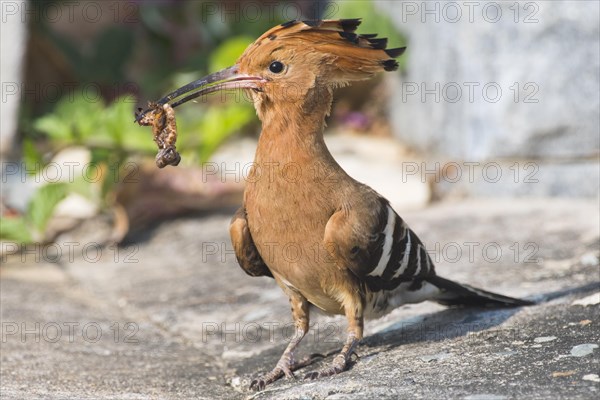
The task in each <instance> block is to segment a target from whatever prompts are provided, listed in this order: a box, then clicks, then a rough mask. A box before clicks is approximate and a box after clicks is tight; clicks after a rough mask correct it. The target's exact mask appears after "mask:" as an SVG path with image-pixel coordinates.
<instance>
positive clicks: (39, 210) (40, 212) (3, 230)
mask: <svg viewBox="0 0 600 400" xmlns="http://www.w3.org/2000/svg"><path fill="white" fill-rule="evenodd" d="M67 193H68V188H67V185H66V184H64V183H50V184H47V185H44V186H41V187H40V188H39V189H38V190H37V191H36V192H35V194H34V196H33V197H32V198H31V200H30V201H29V203H28V205H27V210H26V212H25V214H23V215H22V216H19V217H3V218H2V219H0V239H2V240H8V241H13V242H17V243H21V244H27V243H33V242H42V243H44V242H45V241H46V237H45V233H46V227H47V225H48V222H49V221H50V218H51V217H52V214H53V213H54V209H55V208H56V205H57V204H58V203H59V202H60V201H61V200H62V199H64V198H65V197H66V196H67Z"/></svg>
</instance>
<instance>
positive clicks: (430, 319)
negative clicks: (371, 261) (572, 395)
mask: <svg viewBox="0 0 600 400" xmlns="http://www.w3.org/2000/svg"><path fill="white" fill-rule="evenodd" d="M598 289H600V282H592V283H589V284H585V285H582V286H578V287H575V288H568V289H561V290H557V291H552V292H547V293H544V294H540V295H536V296H534V298H531V299H530V300H534V301H536V304H535V305H533V306H529V307H535V306H536V305H540V304H543V303H546V302H548V301H551V300H555V299H558V298H561V297H565V296H569V295H574V294H582V293H587V292H591V291H594V290H598ZM521 309H522V307H515V308H476V307H469V308H457V307H455V308H448V309H445V310H441V311H438V312H434V313H429V314H425V315H422V316H418V317H412V318H408V319H403V320H400V321H397V322H396V323H394V324H393V325H391V326H389V327H387V328H385V329H384V330H382V331H379V332H377V333H374V334H372V335H369V336H367V337H365V338H364V339H363V340H362V341H361V343H360V345H359V346H358V348H357V353H358V354H360V356H359V358H367V357H373V356H375V355H377V354H379V353H385V352H386V351H389V350H391V349H394V348H396V347H399V346H402V345H408V344H413V343H420V342H440V341H443V340H448V339H454V338H458V337H465V336H471V335H475V336H476V335H478V334H484V335H486V338H487V337H496V338H497V337H499V336H501V337H504V338H508V339H510V340H511V341H512V340H519V339H522V337H521V332H520V327H519V326H502V328H501V329H494V328H496V327H499V326H500V325H502V323H504V322H505V321H506V320H508V319H509V318H510V317H511V316H513V315H514V314H515V313H517V312H518V311H519V310H521ZM311 345H312V343H311ZM312 347H314V348H313V349H311V350H317V351H319V352H320V354H319V355H320V357H314V356H315V355H313V357H312V362H310V363H308V364H307V365H305V366H304V367H303V368H302V369H301V371H302V373H301V374H300V376H302V375H303V374H304V372H308V371H309V370H313V369H317V368H319V367H321V365H326V364H327V363H329V362H331V359H330V358H331V356H333V355H335V354H337V353H338V352H339V351H340V346H339V343H336V344H335V345H334V344H332V343H329V344H324V343H315V344H314V346H312ZM284 349H285V345H282V346H273V347H272V348H270V349H268V350H266V351H264V352H262V353H261V354H259V355H256V356H254V357H251V358H249V359H246V360H245V362H243V363H242V365H239V366H238V369H237V370H238V373H239V374H240V375H245V376H248V377H250V376H252V377H256V375H259V374H260V373H261V371H262V372H267V370H268V368H270V367H273V366H275V363H276V362H277V360H278V359H279V357H280V355H281V354H282V353H283V350H284ZM355 363H356V360H354V359H353V361H352V362H351V363H350V365H349V368H348V369H349V370H351V369H352V367H353V365H354V364H355Z"/></svg>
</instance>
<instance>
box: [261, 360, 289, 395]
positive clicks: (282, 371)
mask: <svg viewBox="0 0 600 400" xmlns="http://www.w3.org/2000/svg"><path fill="white" fill-rule="evenodd" d="M284 375H285V376H286V377H287V378H288V379H294V380H295V379H296V375H294V373H293V372H292V369H291V366H290V363H287V364H286V363H278V364H277V366H276V367H275V368H273V370H272V371H271V372H269V373H268V374H266V375H264V376H262V377H260V378H256V379H254V380H253V381H252V382H250V390H256V391H261V390H263V389H264V388H265V387H266V386H267V385H268V384H270V383H273V382H275V381H276V380H277V379H279V378H281V377H282V376H284Z"/></svg>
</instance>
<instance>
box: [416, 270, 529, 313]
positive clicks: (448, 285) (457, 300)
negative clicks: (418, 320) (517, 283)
mask: <svg viewBox="0 0 600 400" xmlns="http://www.w3.org/2000/svg"><path fill="white" fill-rule="evenodd" d="M425 280H426V281H427V282H429V283H431V284H432V285H434V286H436V287H437V288H439V289H440V291H441V293H440V294H439V295H438V296H437V297H436V298H435V299H433V300H434V301H436V302H438V303H440V304H444V305H447V306H470V307H519V306H529V305H532V304H535V303H534V302H532V301H529V300H522V299H515V298H512V297H508V296H503V295H501V294H496V293H492V292H487V291H485V290H481V289H477V288H474V287H472V286H468V285H463V284H460V283H456V282H453V281H451V280H448V279H444V278H442V277H439V276H433V277H429V278H426V279H425Z"/></svg>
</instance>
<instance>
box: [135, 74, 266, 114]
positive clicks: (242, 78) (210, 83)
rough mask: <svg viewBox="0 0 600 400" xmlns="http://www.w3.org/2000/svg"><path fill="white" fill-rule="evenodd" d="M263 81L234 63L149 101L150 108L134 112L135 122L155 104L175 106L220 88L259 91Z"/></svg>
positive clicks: (152, 108)
mask: <svg viewBox="0 0 600 400" xmlns="http://www.w3.org/2000/svg"><path fill="white" fill-rule="evenodd" d="M264 82H266V80H265V79H264V78H261V77H258V76H250V75H246V74H242V73H240V72H239V67H238V66H237V65H234V66H232V67H229V68H225V69H222V70H221V71H218V72H215V73H212V74H210V75H207V76H205V77H204V78H201V79H198V80H196V81H193V82H190V83H188V84H187V85H185V86H182V87H180V88H179V89H177V90H175V91H174V92H172V93H169V94H168V95H166V96H165V97H163V98H162V99H160V100H158V101H156V102H154V103H151V108H148V109H146V110H144V111H138V112H137V113H136V118H135V122H137V123H139V122H140V121H141V120H142V118H144V116H145V115H146V114H147V113H148V112H151V111H153V110H154V109H155V107H156V106H158V107H162V106H163V105H165V104H168V103H170V106H171V107H172V108H175V107H177V106H179V105H181V104H183V103H187V102H188V101H190V100H193V99H195V98H197V97H200V96H203V95H206V94H209V93H214V92H217V91H220V90H233V89H254V90H258V91H260V90H261V86H260V84H262V83H264Z"/></svg>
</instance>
